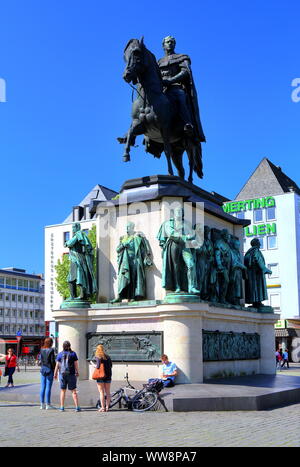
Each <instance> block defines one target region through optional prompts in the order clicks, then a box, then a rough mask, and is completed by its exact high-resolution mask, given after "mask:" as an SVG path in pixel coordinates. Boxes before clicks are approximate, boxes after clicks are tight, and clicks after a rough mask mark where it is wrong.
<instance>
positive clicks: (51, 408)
mask: <svg viewBox="0 0 300 467" xmlns="http://www.w3.org/2000/svg"><path fill="white" fill-rule="evenodd" d="M54 409H55V407H53V405H51V404H49V405H48V404H46V410H54Z"/></svg>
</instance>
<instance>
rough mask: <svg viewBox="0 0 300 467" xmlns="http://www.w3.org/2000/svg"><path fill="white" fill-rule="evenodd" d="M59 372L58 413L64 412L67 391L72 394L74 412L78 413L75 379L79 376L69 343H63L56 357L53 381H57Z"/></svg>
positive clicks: (75, 358) (75, 357) (73, 353)
mask: <svg viewBox="0 0 300 467" xmlns="http://www.w3.org/2000/svg"><path fill="white" fill-rule="evenodd" d="M58 372H59V382H60V409H59V410H60V411H61V412H63V411H64V410H65V398H66V390H67V389H69V390H70V391H71V392H72V397H73V401H74V404H75V410H76V412H80V411H81V409H80V407H79V403H78V394H77V378H78V376H79V371H78V357H77V355H76V352H73V350H72V349H71V344H70V342H69V341H65V342H64V343H63V350H62V352H60V353H59V354H58V355H57V358H56V366H55V370H54V379H57V376H58Z"/></svg>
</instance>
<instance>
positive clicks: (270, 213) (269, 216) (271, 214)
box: [266, 206, 276, 221]
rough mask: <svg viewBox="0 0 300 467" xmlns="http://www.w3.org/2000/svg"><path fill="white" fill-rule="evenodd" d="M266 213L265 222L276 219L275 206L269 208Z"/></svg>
mask: <svg viewBox="0 0 300 467" xmlns="http://www.w3.org/2000/svg"><path fill="white" fill-rule="evenodd" d="M266 212H267V221H274V220H275V219H276V209H275V206H271V207H270V208H267V209H266Z"/></svg>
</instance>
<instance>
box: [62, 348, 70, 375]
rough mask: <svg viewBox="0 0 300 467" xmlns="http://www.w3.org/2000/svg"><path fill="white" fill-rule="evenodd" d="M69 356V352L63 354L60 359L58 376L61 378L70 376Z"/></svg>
mask: <svg viewBox="0 0 300 467" xmlns="http://www.w3.org/2000/svg"><path fill="white" fill-rule="evenodd" d="M69 355H70V353H69V352H67V353H64V354H63V355H62V359H61V362H60V374H61V375H62V376H68V375H69V374H70V367H69Z"/></svg>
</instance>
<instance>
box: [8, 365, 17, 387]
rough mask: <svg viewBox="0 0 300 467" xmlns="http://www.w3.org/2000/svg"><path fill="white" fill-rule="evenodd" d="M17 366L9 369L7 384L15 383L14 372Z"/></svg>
mask: <svg viewBox="0 0 300 467" xmlns="http://www.w3.org/2000/svg"><path fill="white" fill-rule="evenodd" d="M15 370H16V368H15V367H13V368H8V369H7V371H8V381H7V384H14V380H13V377H12V376H13V374H14V372H15Z"/></svg>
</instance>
